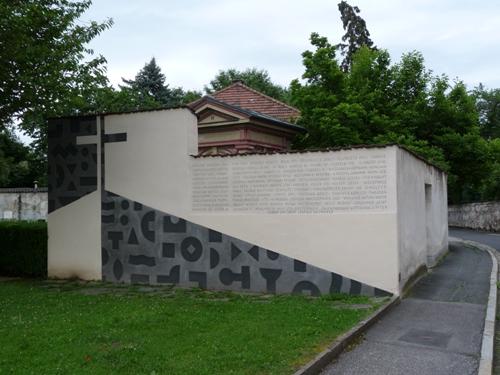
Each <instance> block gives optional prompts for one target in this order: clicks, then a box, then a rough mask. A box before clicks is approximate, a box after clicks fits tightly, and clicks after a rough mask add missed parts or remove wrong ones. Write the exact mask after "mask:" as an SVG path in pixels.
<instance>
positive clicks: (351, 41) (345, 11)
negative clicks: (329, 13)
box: [338, 1, 375, 71]
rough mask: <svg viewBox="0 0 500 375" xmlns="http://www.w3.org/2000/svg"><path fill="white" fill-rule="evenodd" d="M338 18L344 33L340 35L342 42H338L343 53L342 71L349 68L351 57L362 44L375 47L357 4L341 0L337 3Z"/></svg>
mask: <svg viewBox="0 0 500 375" xmlns="http://www.w3.org/2000/svg"><path fill="white" fill-rule="evenodd" d="M338 7H339V11H340V19H341V20H342V26H343V27H344V30H345V31H346V33H345V34H344V36H342V41H343V42H344V43H339V45H338V46H339V47H340V49H341V50H342V55H344V60H343V61H342V64H341V67H342V69H343V70H344V71H347V70H349V68H350V67H351V64H352V58H353V56H354V54H355V53H356V51H357V50H359V49H360V48H361V47H362V46H366V47H368V48H372V49H375V47H374V46H373V41H372V40H371V39H370V32H369V31H368V29H367V28H366V22H365V20H364V19H363V18H361V16H359V15H358V13H359V12H360V10H359V8H358V7H357V6H351V5H349V4H348V3H347V2H346V1H341V2H340V3H339V5H338Z"/></svg>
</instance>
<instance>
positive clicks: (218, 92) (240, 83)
mask: <svg viewBox="0 0 500 375" xmlns="http://www.w3.org/2000/svg"><path fill="white" fill-rule="evenodd" d="M235 86H240V87H242V88H244V89H247V90H249V91H251V92H253V93H254V94H257V95H259V96H262V97H263V98H266V99H268V100H271V101H273V102H275V103H277V104H279V105H282V106H284V107H287V108H288V109H291V110H293V111H296V112H298V113H300V110H299V109H297V108H295V107H293V106H291V105H289V104H286V103H284V102H282V101H280V100H278V99H275V98H273V97H271V96H269V95H266V94H264V93H262V92H260V91H257V90H255V89H253V88H251V87H250V86H247V85H245V84H244V83H242V82H241V81H236V82H234V83H232V84H230V85H229V86H226V87H224V88H223V89H220V90H218V91H215V92H213V93H212V94H211V95H212V96H214V97H215V96H216V95H217V94H220V93H221V92H224V91H227V90H228V89H230V88H233V87H235Z"/></svg>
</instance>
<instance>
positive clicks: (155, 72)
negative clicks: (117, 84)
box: [122, 57, 184, 106]
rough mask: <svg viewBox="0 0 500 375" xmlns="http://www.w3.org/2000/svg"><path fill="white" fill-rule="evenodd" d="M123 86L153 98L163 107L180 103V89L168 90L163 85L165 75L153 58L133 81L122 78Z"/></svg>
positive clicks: (166, 85)
mask: <svg viewBox="0 0 500 375" xmlns="http://www.w3.org/2000/svg"><path fill="white" fill-rule="evenodd" d="M122 80H123V82H124V83H125V86H123V87H122V89H132V90H136V91H138V92H140V93H141V94H142V95H145V96H148V97H151V98H153V99H154V100H155V101H156V102H158V103H160V104H161V105H165V106H174V105H178V104H180V103H181V102H182V100H183V97H184V91H183V90H182V89H180V88H173V89H171V88H169V86H168V84H165V80H166V79H165V75H164V74H163V73H162V72H161V68H160V67H159V66H158V65H157V64H156V59H155V58H154V57H153V58H152V59H151V61H150V62H149V63H146V65H144V68H142V69H141V70H140V71H139V73H137V75H136V76H135V79H133V80H128V79H124V78H122Z"/></svg>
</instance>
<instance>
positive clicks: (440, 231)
mask: <svg viewBox="0 0 500 375" xmlns="http://www.w3.org/2000/svg"><path fill="white" fill-rule="evenodd" d="M397 170H398V172H397V176H398V177H397V181H398V193H397V196H398V199H397V200H398V228H399V229H398V237H399V241H398V242H399V258H400V260H399V263H400V273H401V285H402V286H403V285H404V284H405V282H406V281H407V280H408V279H409V278H410V277H411V276H412V275H413V274H414V272H415V271H416V270H417V269H418V268H419V267H421V266H427V267H432V266H433V265H434V264H435V262H436V261H437V260H438V259H439V257H440V256H441V255H443V254H444V253H445V252H446V251H447V249H448V217H447V212H448V211H447V191H446V174H445V173H443V172H441V171H439V170H438V169H437V168H435V167H432V166H430V165H428V164H426V163H424V162H423V161H422V160H419V159H417V158H416V157H414V156H413V155H411V154H410V153H409V152H407V151H405V150H403V149H399V148H398V149H397ZM426 184H427V186H428V187H427V193H426ZM426 195H427V199H429V200H430V201H429V203H428V204H426Z"/></svg>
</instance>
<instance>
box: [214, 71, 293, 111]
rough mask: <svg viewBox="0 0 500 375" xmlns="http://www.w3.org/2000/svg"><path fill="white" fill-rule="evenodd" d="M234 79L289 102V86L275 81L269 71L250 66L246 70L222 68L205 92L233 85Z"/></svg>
mask: <svg viewBox="0 0 500 375" xmlns="http://www.w3.org/2000/svg"><path fill="white" fill-rule="evenodd" d="M234 81H243V82H244V83H245V85H247V86H249V87H251V88H253V89H254V90H257V91H260V92H262V93H264V94H266V95H268V96H270V97H272V98H275V99H277V100H281V101H283V102H285V103H287V102H289V99H290V96H289V91H288V89H287V88H285V87H282V86H280V85H278V84H276V83H273V82H272V80H271V77H270V76H269V73H268V72H267V71H266V70H260V69H257V68H248V69H245V70H237V69H227V70H220V71H219V72H218V73H217V74H216V76H215V78H214V79H213V80H211V81H210V83H209V84H208V85H207V86H205V92H206V93H207V94H212V93H213V92H215V91H219V90H222V89H223V88H225V87H227V86H229V85H231V84H232V83H233V82H234Z"/></svg>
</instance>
